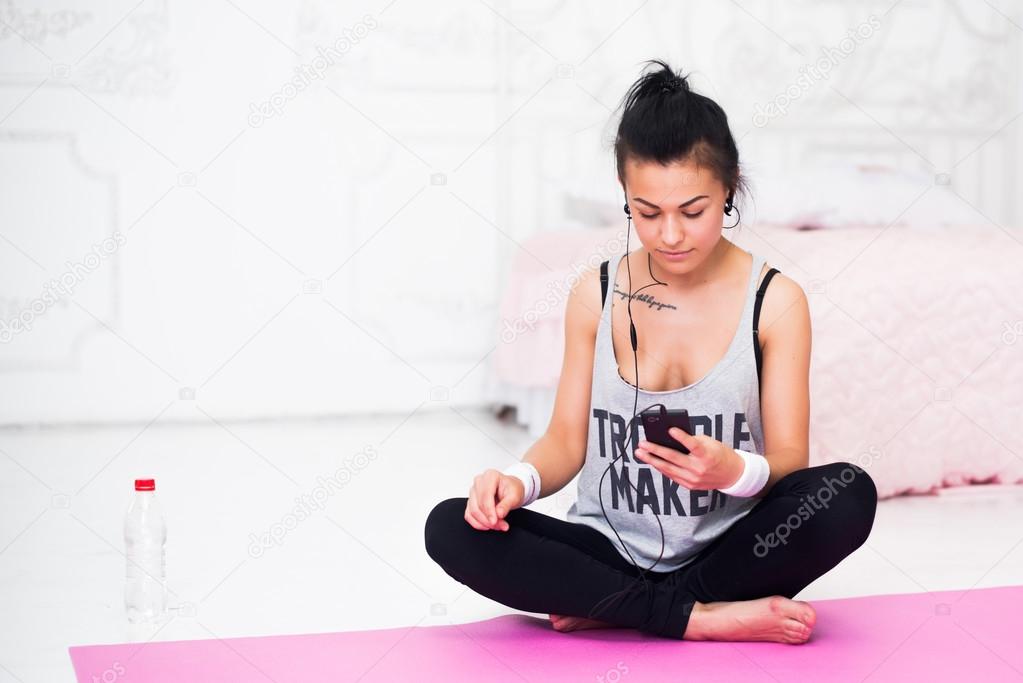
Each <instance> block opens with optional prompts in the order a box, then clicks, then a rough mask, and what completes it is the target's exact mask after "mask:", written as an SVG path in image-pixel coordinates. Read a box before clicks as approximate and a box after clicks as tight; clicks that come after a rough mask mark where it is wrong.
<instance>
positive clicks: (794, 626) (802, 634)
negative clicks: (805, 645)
mask: <svg viewBox="0 0 1023 683" xmlns="http://www.w3.org/2000/svg"><path fill="white" fill-rule="evenodd" d="M782 628H783V629H784V630H785V633H786V634H787V635H789V636H790V637H792V638H794V639H796V640H797V641H799V642H801V643H802V642H804V641H806V640H807V639H808V638H809V637H810V629H809V627H807V626H806V625H805V624H803V622H801V621H799V620H798V619H785V621H784V623H783V624H782Z"/></svg>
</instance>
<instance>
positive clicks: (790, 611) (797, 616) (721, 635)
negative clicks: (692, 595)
mask: <svg viewBox="0 0 1023 683" xmlns="http://www.w3.org/2000/svg"><path fill="white" fill-rule="evenodd" d="M816 620H817V613H816V612H815V611H814V609H813V607H811V606H810V603H808V602H803V601H801V600H790V599H789V598H786V597H784V596H781V595H772V596H770V597H767V598H758V599H757V600H741V601H736V602H708V603H706V604H703V603H699V602H697V603H696V604H695V605H694V606H693V612H692V614H690V616H689V624H688V626H686V632H685V634H684V635H683V636H682V637H683V639H685V640H767V641H773V642H776V643H792V644H799V643H805V642H806V641H807V640H809V638H810V632H811V631H812V630H813V626H814V623H815V622H816Z"/></svg>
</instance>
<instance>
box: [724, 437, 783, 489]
mask: <svg viewBox="0 0 1023 683" xmlns="http://www.w3.org/2000/svg"><path fill="white" fill-rule="evenodd" d="M735 452H736V453H738V454H739V456H740V457H741V458H742V461H743V470H742V474H740V475H739V479H738V481H736V482H735V483H734V484H732V485H731V486H729V487H728V488H723V489H718V491H720V492H721V493H724V494H726V495H729V496H738V497H740V498H749V497H751V496H755V495H756V494H758V493H760V491H761V489H763V488H764V486H766V485H767V480H768V479H769V478H770V476H771V466H770V465H769V464H768V462H767V458H765V457H764V456H762V455H760V454H759V453H751V452H749V451H742V450H739V449H738V448H736V449H735Z"/></svg>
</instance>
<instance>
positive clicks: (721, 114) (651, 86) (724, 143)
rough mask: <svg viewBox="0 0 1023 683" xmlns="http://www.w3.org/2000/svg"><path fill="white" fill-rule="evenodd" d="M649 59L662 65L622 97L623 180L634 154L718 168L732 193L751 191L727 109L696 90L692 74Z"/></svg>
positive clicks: (617, 146)
mask: <svg viewBox="0 0 1023 683" xmlns="http://www.w3.org/2000/svg"><path fill="white" fill-rule="evenodd" d="M646 63H647V64H656V65H658V66H659V67H660V68H659V69H658V70H656V71H650V72H647V73H644V74H643V75H642V76H640V77H639V79H638V80H637V81H636V82H635V83H633V84H632V86H631V87H630V88H629V91H628V92H627V93H626V95H625V97H624V99H623V100H622V105H621V107H622V110H623V111H622V118H621V122H620V123H619V124H618V133H617V135H616V136H615V143H614V152H615V163H616V166H617V170H618V180H619V181H620V182H621V183H622V185H623V186H624V185H625V162H626V160H627V159H628V158H629V157H632V158H634V159H637V160H640V161H656V162H658V163H661V164H668V163H671V162H674V161H685V160H692V161H693V162H695V163H696V164H697V165H699V166H703V167H705V168H708V169H710V170H711V171H713V172H714V174H715V175H716V176H717V178H718V179H719V180H720V181H721V182H722V183H723V184H724V186H725V188H726V190H727V191H729V192H730V193H731V194H733V195H734V194H735V193H737V192H742V193H747V191H748V188H747V183H746V178H745V176H744V175H743V174H742V173H741V171H740V169H739V151H738V149H737V148H736V146H735V140H734V139H733V138H732V132H731V130H730V129H729V127H728V117H727V116H726V115H725V111H724V110H723V109H722V108H721V107H720V106H719V105H718V104H717V102H715V101H714V100H712V99H710V98H709V97H705V96H704V95H700V94H699V93H696V92H693V91H692V90H690V89H689V82H688V81H687V80H686V79H687V78H688V77H686V76H681V75H679V74H676V73H675V72H674V71H673V70H672V68H671V67H670V66H668V65H667V64H666V63H665V62H663V61H661V60H660V59H650V60H647V62H646ZM736 203H737V202H736Z"/></svg>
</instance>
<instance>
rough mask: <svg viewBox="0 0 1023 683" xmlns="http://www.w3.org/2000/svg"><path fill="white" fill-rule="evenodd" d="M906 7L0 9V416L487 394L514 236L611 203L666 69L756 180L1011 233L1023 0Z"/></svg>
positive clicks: (579, 221)
mask: <svg viewBox="0 0 1023 683" xmlns="http://www.w3.org/2000/svg"><path fill="white" fill-rule="evenodd" d="M892 5H893V4H892V3H890V2H876V3H871V2H867V3H855V4H854V3H840V2H812V3H811V2H790V3H780V2H767V1H753V0H748V1H746V2H741V3H710V2H667V1H660V2H646V3H643V2H635V3H625V4H623V3H614V2H610V1H607V2H601V3H596V2H582V1H581V0H580V1H578V2H569V3H563V2H528V3H510V2H486V3H484V2H469V1H465V2H446V3H430V4H429V5H427V4H425V3H414V2H411V1H410V0H396V1H395V2H391V3H354V2H346V3H327V2H312V1H302V2H298V3H294V4H290V3H289V4H285V3H271V2H261V3H246V4H244V5H242V4H241V3H236V2H233V1H230V2H229V1H227V0H211V1H209V2H182V3H166V2H159V1H157V0H152V1H146V2H142V3H135V2H130V1H129V2H105V3H97V2H93V3H88V4H83V3H67V4H65V5H63V6H61V5H59V4H54V3H34V2H33V3H26V2H18V3H9V4H6V5H3V6H0V18H2V19H3V23H0V319H2V320H4V321H6V327H0V337H2V339H0V341H3V342H4V343H2V344H0V382H2V386H3V392H2V395H0V422H2V423H8V424H10V423H17V424H21V423H37V422H58V423H63V422H77V421H86V422H93V421H102V422H107V421H141V422H144V423H145V422H149V421H151V420H154V419H160V420H170V419H183V420H191V419H197V420H208V419H210V417H215V418H216V419H230V418H261V417H273V416H284V415H301V416H305V415H326V414H338V413H349V412H375V411H401V412H404V413H407V412H408V411H410V410H412V409H413V408H416V407H417V406H420V409H421V410H429V409H431V408H433V407H435V405H436V404H438V403H444V404H448V405H471V404H474V403H478V402H479V401H480V400H481V398H482V397H483V396H485V386H486V383H487V378H488V372H487V368H488V365H487V358H488V356H489V354H490V352H491V351H492V349H493V348H494V346H495V344H497V343H498V339H497V330H498V329H499V325H498V321H497V306H498V302H499V297H500V294H501V286H502V282H503V274H504V271H505V267H506V264H507V263H508V261H509V260H510V258H511V257H512V255H513V254H514V253H515V251H516V250H517V249H519V246H518V245H519V243H520V242H521V241H522V240H524V239H525V238H527V237H528V236H530V235H533V234H534V233H536V232H537V231H543V230H552V229H558V228H563V227H579V226H581V225H604V224H606V223H607V221H609V220H617V219H618V216H619V214H620V211H621V209H620V201H619V200H618V199H617V197H618V193H617V188H616V184H615V182H614V180H613V162H612V159H611V155H610V151H609V149H610V135H611V133H612V132H613V118H612V110H613V109H614V108H615V107H616V106H617V104H618V102H619V98H620V97H621V95H622V94H623V93H624V91H625V89H626V88H627V87H628V85H629V83H631V82H632V81H633V80H634V79H635V78H636V77H637V75H638V73H639V67H640V64H641V62H642V60H645V59H648V58H652V57H663V58H666V59H669V60H671V62H672V63H673V64H675V65H676V66H677V67H681V68H683V69H684V70H685V71H686V72H694V75H693V82H694V85H695V86H696V87H697V88H698V89H699V90H700V91H701V92H704V93H706V94H708V95H709V96H711V97H714V98H715V99H717V100H718V101H719V102H720V103H721V104H722V106H723V107H724V108H725V110H726V111H727V112H728V114H729V119H730V121H731V123H732V127H733V131H734V132H735V134H736V137H737V138H740V140H741V142H740V147H741V153H742V155H743V159H744V163H746V164H747V166H748V168H749V170H750V171H751V174H752V175H753V179H754V181H757V180H758V179H764V178H774V179H777V178H783V177H786V176H785V174H786V173H787V172H788V171H790V170H792V169H797V168H799V167H800V166H801V165H803V164H806V163H808V162H809V161H811V160H813V161H816V160H820V159H835V158H839V159H843V158H857V159H866V160H871V159H884V160H885V161H889V162H891V163H896V164H898V165H900V167H905V168H909V169H912V170H915V171H922V172H927V173H931V172H933V173H935V174H937V173H946V174H949V175H950V177H951V179H952V181H951V182H952V183H953V185H954V187H955V188H956V189H957V191H958V192H959V193H961V194H962V196H963V197H964V198H966V199H968V200H969V202H970V204H971V206H972V207H973V209H974V210H975V211H977V212H978V213H979V214H982V215H984V216H985V217H986V218H987V219H988V220H991V221H996V222H998V223H1000V224H1003V225H1012V226H1018V225H1020V224H1021V223H1023V206H1021V204H1020V200H1019V197H1018V192H1016V191H1014V188H1017V187H1018V183H1019V161H1018V160H1019V156H1020V152H1021V151H1023V144H1021V140H1023V133H1021V130H1020V126H1021V125H1023V124H1021V123H1020V120H1019V119H1016V118H1014V117H1015V116H1017V115H1018V114H1019V112H1020V110H1021V109H1023V94H1021V93H1023V89H1021V85H1020V84H1021V82H1023V79H1021V54H1023V48H1021V44H1023V29H1021V28H1020V25H1023V16H1021V15H1023V11H1021V9H1020V7H1019V5H1018V4H1013V3H1010V2H1008V1H1007V0H993V1H992V2H991V3H967V2H965V1H964V0H960V1H958V2H940V1H939V0H932V1H927V0H918V1H916V2H913V1H911V0H904V1H903V2H899V3H895V4H894V8H893V9H891V11H890V12H887V13H886V10H888V9H889V8H890V7H892ZM871 14H873V15H874V16H876V17H877V18H878V19H877V20H878V26H879V28H878V29H877V31H876V33H874V34H873V35H872V36H871V37H870V38H869V39H868V40H865V41H864V42H863V44H862V45H859V46H858V47H857V48H856V49H855V50H854V51H852V52H851V53H850V54H848V55H847V56H845V57H843V58H842V59H841V60H839V63H838V64H837V65H836V66H835V68H834V70H833V71H832V73H831V75H830V76H829V77H828V78H827V79H826V81H824V80H821V81H818V82H813V83H810V84H809V87H808V88H804V89H803V90H802V91H800V92H799V96H798V97H797V98H795V99H794V100H793V101H792V103H791V105H790V106H789V108H788V110H787V113H786V114H785V115H784V116H779V117H775V118H773V119H772V120H771V121H770V122H769V124H768V125H764V126H757V125H755V124H754V115H755V113H756V112H757V111H758V105H763V104H764V103H766V102H769V101H771V100H772V98H774V97H775V96H777V95H778V94H779V93H784V92H786V91H787V89H788V88H790V86H793V84H795V83H798V80H797V79H798V77H799V75H800V73H801V71H800V69H801V67H804V66H806V65H807V64H810V63H812V62H813V61H814V60H815V59H816V58H817V57H818V56H819V55H820V54H821V50H822V49H825V48H827V47H835V46H837V45H839V44H840V41H841V40H842V38H843V36H844V35H845V34H846V32H847V31H849V30H850V29H853V28H854V27H856V26H857V25H860V24H862V23H863V22H865V21H868V17H869V16H870V15H871ZM339 39H340V40H341V42H338V41H339ZM345 39H347V40H345ZM331 46H334V47H335V49H336V52H335V53H334V54H330V53H329V52H323V51H325V50H328V49H329V48H330V47H331ZM299 74H304V76H301V75H299ZM300 80H302V81H304V84H305V87H303V89H301V90H300V91H290V90H288V84H289V83H291V82H298V81H300ZM270 100H273V101H275V102H276V103H277V104H278V105H279V106H278V110H277V111H274V112H270V113H266V112H264V114H262V115H259V114H258V113H256V112H258V105H259V104H260V103H264V102H268V101H270ZM971 150H976V151H971ZM755 218H756V212H755V211H754V210H751V211H750V212H744V219H745V220H747V221H752V220H755ZM104 239H108V241H107V242H106V245H107V247H108V248H109V251H110V253H109V254H107V253H104V252H103V251H102V249H103V247H102V246H100V247H96V245H101V244H102V243H103V240H104ZM94 249H98V250H99V253H101V254H102V256H88V255H89V254H91V253H94V252H93V250H94ZM62 279H63V280H64V281H66V282H67V283H69V284H70V285H72V290H73V291H70V292H67V291H65V292H63V293H59V294H57V295H56V296H52V297H51V293H52V290H51V289H50V287H51V284H52V283H53V282H54V281H61V280H62ZM45 297H49V299H50V300H47V301H43V298H45ZM33 306H35V311H34V312H33ZM19 316H20V317H21V318H23V319H24V320H26V321H28V323H29V324H30V325H31V329H25V330H20V329H16V328H14V327H12V323H11V320H12V319H16V318H18V317H19ZM424 402H425V404H424ZM421 404H422V405H421Z"/></svg>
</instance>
